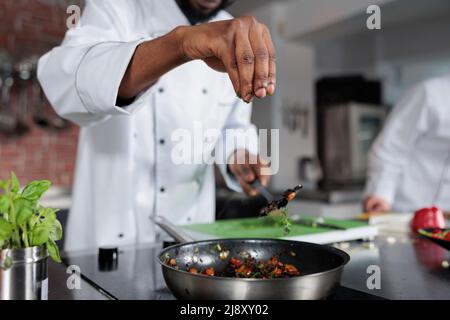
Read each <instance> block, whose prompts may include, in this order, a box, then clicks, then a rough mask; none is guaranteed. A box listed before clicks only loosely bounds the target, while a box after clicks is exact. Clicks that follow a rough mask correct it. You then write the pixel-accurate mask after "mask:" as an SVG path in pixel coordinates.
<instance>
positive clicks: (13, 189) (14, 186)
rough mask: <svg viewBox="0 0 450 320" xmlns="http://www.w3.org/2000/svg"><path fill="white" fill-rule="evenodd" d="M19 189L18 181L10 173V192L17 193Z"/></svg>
mask: <svg viewBox="0 0 450 320" xmlns="http://www.w3.org/2000/svg"><path fill="white" fill-rule="evenodd" d="M19 189H20V183H19V179H17V176H16V174H15V173H14V172H11V192H12V193H18V192H19Z"/></svg>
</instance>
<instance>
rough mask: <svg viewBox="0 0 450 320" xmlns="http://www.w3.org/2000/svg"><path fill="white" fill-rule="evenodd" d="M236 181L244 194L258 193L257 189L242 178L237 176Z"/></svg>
mask: <svg viewBox="0 0 450 320" xmlns="http://www.w3.org/2000/svg"><path fill="white" fill-rule="evenodd" d="M238 181H239V184H240V185H241V188H242V190H243V191H244V193H245V194H246V195H248V196H251V197H254V196H256V195H258V190H256V189H255V188H253V187H252V186H251V185H250V184H248V183H247V181H245V180H244V179H242V178H239V179H238Z"/></svg>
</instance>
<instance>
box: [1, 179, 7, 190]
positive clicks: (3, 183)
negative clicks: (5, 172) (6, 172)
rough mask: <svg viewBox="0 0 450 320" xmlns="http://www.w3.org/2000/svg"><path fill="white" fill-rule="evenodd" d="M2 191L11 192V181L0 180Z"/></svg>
mask: <svg viewBox="0 0 450 320" xmlns="http://www.w3.org/2000/svg"><path fill="white" fill-rule="evenodd" d="M0 189H2V190H3V191H5V192H7V191H9V180H0Z"/></svg>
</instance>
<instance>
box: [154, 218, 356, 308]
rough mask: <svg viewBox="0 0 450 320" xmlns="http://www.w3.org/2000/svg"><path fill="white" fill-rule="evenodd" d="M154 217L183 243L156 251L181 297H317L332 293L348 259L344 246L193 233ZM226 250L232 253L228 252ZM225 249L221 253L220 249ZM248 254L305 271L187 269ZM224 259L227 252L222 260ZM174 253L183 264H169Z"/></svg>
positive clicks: (223, 263) (170, 283) (167, 278)
mask: <svg viewBox="0 0 450 320" xmlns="http://www.w3.org/2000/svg"><path fill="white" fill-rule="evenodd" d="M155 223H156V224H157V225H158V226H160V227H161V228H162V229H163V230H165V231H166V232H167V233H168V234H169V235H171V236H172V237H174V238H175V239H176V240H177V241H179V242H181V243H180V244H177V245H174V246H171V247H169V248H166V249H163V250H162V251H161V253H160V254H159V256H158V262H159V263H160V264H161V266H162V272H163V276H164V280H165V282H166V284H167V286H168V288H169V289H170V291H171V292H172V293H173V294H174V296H175V297H176V298H178V299H186V300H319V299H325V298H326V297H328V296H329V295H331V294H332V293H333V292H334V290H335V289H336V287H337V286H338V285H339V283H340V279H341V275H342V270H343V268H344V266H345V265H346V264H347V263H348V261H349V260H350V257H349V256H348V254H346V253H345V252H343V251H341V250H338V249H336V248H333V247H330V246H323V245H318V244H313V243H307V242H299V241H287V240H278V239H215V240H205V241H193V242H188V241H189V240H190V239H189V238H188V237H186V235H185V234H183V233H181V232H180V230H179V229H178V228H177V227H175V226H173V225H172V224H170V223H169V222H168V221H166V220H165V219H164V218H160V217H158V218H156V219H155ZM227 252H228V254H226V253H227ZM221 253H222V254H221ZM246 255H250V256H252V257H254V258H255V259H256V260H258V261H260V260H269V259H270V258H271V257H273V256H276V257H278V258H279V260H280V261H281V262H283V263H289V264H293V265H294V266H296V267H297V268H298V269H299V271H300V273H301V276H299V277H293V278H278V279H245V278H227V277H217V276H214V277H211V276H206V275H202V274H192V273H190V272H188V271H186V270H188V269H189V268H190V267H195V268H197V269H198V270H204V269H206V268H210V267H212V268H214V269H215V270H216V272H217V273H220V272H221V271H223V270H224V269H225V268H226V266H227V265H228V261H229V259H231V258H232V257H236V258H239V257H241V258H242V257H245V256H246ZM221 256H222V259H223V258H224V257H226V258H225V259H224V260H222V259H221ZM172 258H173V259H176V261H177V266H179V269H175V268H173V267H171V266H169V265H168V264H167V261H168V259H172Z"/></svg>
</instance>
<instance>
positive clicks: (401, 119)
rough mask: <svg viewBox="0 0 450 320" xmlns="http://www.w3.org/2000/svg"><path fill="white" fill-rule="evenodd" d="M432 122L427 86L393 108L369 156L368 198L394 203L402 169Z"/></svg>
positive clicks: (406, 96)
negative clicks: (378, 198) (371, 196)
mask: <svg viewBox="0 0 450 320" xmlns="http://www.w3.org/2000/svg"><path fill="white" fill-rule="evenodd" d="M429 120H430V107H429V103H428V98H427V91H426V86H425V85H420V86H418V87H416V88H414V89H413V90H411V91H410V92H408V93H407V94H406V95H405V97H404V98H403V99H402V100H401V101H400V102H399V103H398V105H397V106H396V107H395V108H394V110H393V111H392V113H391V115H390V116H389V118H388V121H387V123H386V125H385V127H384V129H383V131H382V132H381V134H380V136H379V137H378V138H377V140H376V141H375V143H374V145H373V147H372V149H371V151H370V153H369V163H368V182H367V185H366V190H365V195H366V196H369V195H376V196H378V197H381V198H383V199H385V200H386V201H388V202H389V203H393V201H394V198H395V194H396V190H397V186H398V182H399V178H400V175H401V174H402V170H403V168H404V166H405V165H407V161H408V159H409V157H411V156H412V151H413V149H414V145H415V143H416V142H417V140H418V138H419V137H420V136H421V135H422V134H423V133H425V132H426V131H427V130H428V127H429V124H428V123H429Z"/></svg>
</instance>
